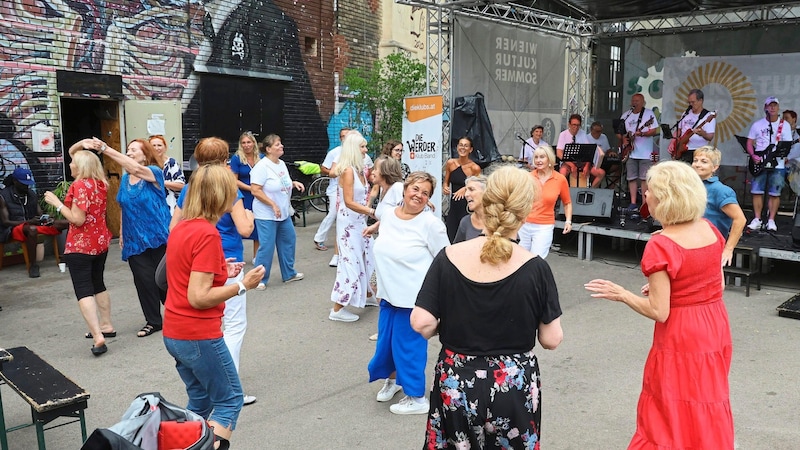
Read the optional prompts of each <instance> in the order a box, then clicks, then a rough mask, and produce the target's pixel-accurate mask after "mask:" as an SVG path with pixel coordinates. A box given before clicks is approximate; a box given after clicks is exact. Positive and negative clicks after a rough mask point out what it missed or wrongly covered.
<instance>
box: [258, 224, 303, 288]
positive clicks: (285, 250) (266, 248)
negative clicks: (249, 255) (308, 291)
mask: <svg viewBox="0 0 800 450" xmlns="http://www.w3.org/2000/svg"><path fill="white" fill-rule="evenodd" d="M256 229H258V241H259V243H260V244H261V245H260V246H259V247H258V251H257V252H256V265H259V264H263V265H264V269H265V271H264V278H262V279H261V282H262V283H264V284H267V283H269V272H270V269H272V255H273V254H275V248H276V247H277V249H278V266H280V268H281V279H283V281H286V280H288V279H290V278H292V277H293V276H295V275H297V271H296V270H294V247H295V244H296V243H297V235H296V234H295V232H294V224H293V223H292V221H291V220H290V219H285V220H280V221H277V220H261V219H256Z"/></svg>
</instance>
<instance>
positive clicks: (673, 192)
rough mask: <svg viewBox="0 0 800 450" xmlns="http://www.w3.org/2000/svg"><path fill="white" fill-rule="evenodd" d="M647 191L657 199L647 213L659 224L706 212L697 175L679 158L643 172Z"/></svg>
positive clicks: (682, 220)
mask: <svg viewBox="0 0 800 450" xmlns="http://www.w3.org/2000/svg"><path fill="white" fill-rule="evenodd" d="M647 190H648V191H650V195H652V196H654V197H655V198H656V200H658V205H656V207H655V208H654V209H652V210H651V211H650V213H651V214H652V215H653V217H655V218H656V219H658V221H659V222H661V223H662V224H663V225H675V224H679V223H687V222H693V221H695V220H698V219H700V218H701V217H703V214H704V213H705V211H706V189H705V187H704V186H703V182H702V181H701V180H700V176H698V175H697V172H695V171H694V169H692V167H691V166H689V165H688V164H686V163H684V162H682V161H665V162H662V163H659V164H656V165H654V166H653V167H651V168H650V170H648V171H647Z"/></svg>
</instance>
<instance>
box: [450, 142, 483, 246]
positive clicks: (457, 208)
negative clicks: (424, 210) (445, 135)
mask: <svg viewBox="0 0 800 450" xmlns="http://www.w3.org/2000/svg"><path fill="white" fill-rule="evenodd" d="M472 150H473V148H472V139H470V138H468V137H466V136H464V137H462V138H461V139H459V140H458V147H457V151H458V158H450V159H448V160H447V162H446V163H445V165H444V184H443V185H442V192H443V193H444V195H449V196H451V197H450V210H449V212H448V213H447V220H446V221H445V224H446V225H447V237H448V238H450V242H453V239H455V237H456V231H458V225H459V224H460V223H461V218H462V217H464V216H466V215H467V212H468V211H467V200H466V199H465V198H464V193H465V192H466V187H465V185H466V181H467V178H468V177H471V176H475V175H480V173H481V167H480V166H479V165H477V164H475V162H474V161H472V160H471V159H470V158H469V155H470V153H472Z"/></svg>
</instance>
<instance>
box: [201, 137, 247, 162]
mask: <svg viewBox="0 0 800 450" xmlns="http://www.w3.org/2000/svg"><path fill="white" fill-rule="evenodd" d="M245 138H246V139H250V140H251V141H253V158H254V162H253V165H255V163H257V162H258V160H259V159H261V152H260V151H259V150H258V141H257V140H256V137H255V135H253V132H252V131H245V132H244V133H242V134H241V135H240V136H239V144H238V147H237V148H236V156H238V157H239V161H241V162H242V164H247V155H245V154H244V149H243V148H242V139H245ZM195 158H196V157H195Z"/></svg>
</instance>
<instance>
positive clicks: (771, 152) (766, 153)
mask: <svg viewBox="0 0 800 450" xmlns="http://www.w3.org/2000/svg"><path fill="white" fill-rule="evenodd" d="M782 142H786V141H781V143H782ZM798 142H800V139H795V140H793V141H791V142H789V143H788V145H785V146H783V144H782V148H783V150H778V146H776V145H775V144H769V146H768V147H767V148H765V149H764V150H761V151H760V152H753V153H754V154H755V155H756V156H758V157H759V158H760V159H761V161H759V162H755V161H754V160H753V158H750V162H748V163H747V169H748V170H749V171H750V173H751V174H753V176H754V177H755V176H758V175H759V174H760V173H761V172H763V171H764V170H766V169H774V168H775V166H777V165H778V158H783V157H786V155H787V154H788V153H789V152H788V149H789V148H790V147H791V146H793V145H794V144H797V143H798Z"/></svg>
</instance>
